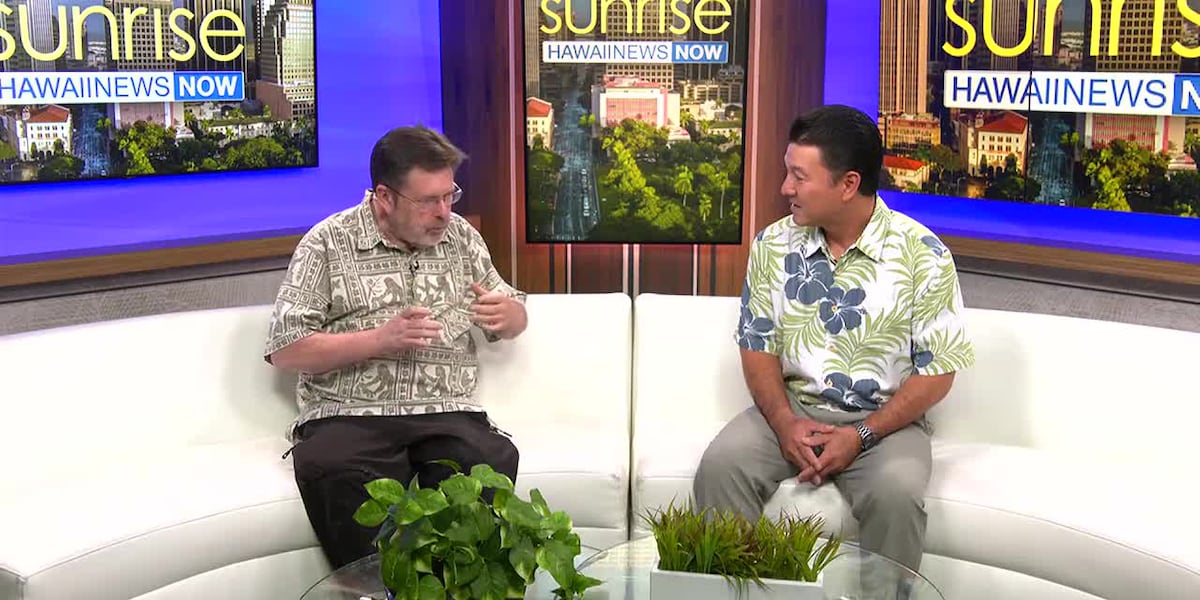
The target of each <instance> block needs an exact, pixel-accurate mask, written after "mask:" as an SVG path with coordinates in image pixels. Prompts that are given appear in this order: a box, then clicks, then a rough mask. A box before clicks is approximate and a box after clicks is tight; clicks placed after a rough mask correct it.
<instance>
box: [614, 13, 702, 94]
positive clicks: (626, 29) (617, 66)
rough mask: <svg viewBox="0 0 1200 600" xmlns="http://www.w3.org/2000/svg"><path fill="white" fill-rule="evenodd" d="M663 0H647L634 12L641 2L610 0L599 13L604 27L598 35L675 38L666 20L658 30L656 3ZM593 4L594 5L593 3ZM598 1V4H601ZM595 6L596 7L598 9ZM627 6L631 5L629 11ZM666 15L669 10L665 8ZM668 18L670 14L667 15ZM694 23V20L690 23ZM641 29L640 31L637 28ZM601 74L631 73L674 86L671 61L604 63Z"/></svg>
mask: <svg viewBox="0 0 1200 600" xmlns="http://www.w3.org/2000/svg"><path fill="white" fill-rule="evenodd" d="M666 1H667V0H649V1H648V2H646V4H645V5H644V7H643V9H642V13H641V14H640V15H639V14H637V7H639V6H643V5H642V3H641V2H638V3H636V5H633V4H631V5H629V6H626V5H625V4H624V3H622V2H614V3H612V4H611V5H609V9H608V14H607V15H604V14H602V15H600V16H599V22H600V23H602V24H606V25H605V29H606V30H605V31H602V33H601V35H603V36H604V39H606V40H610V41H615V40H627V41H628V40H632V41H647V42H648V41H663V40H672V39H676V38H679V37H680V36H677V35H675V34H672V33H671V32H670V30H669V29H666V28H668V27H670V24H669V23H668V24H666V27H664V29H666V31H662V32H660V31H659V19H658V11H659V3H660V2H666ZM593 6H595V5H593ZM602 6H603V4H600V5H599V7H602ZM599 7H597V10H599ZM629 8H633V10H632V11H630V10H629ZM666 14H667V15H671V12H670V11H669V10H668V11H666ZM668 18H670V17H668ZM693 25H694V24H693ZM639 29H641V31H638V30H639ZM604 76H605V78H629V77H635V78H637V79H640V80H641V81H645V82H650V83H653V84H655V85H658V86H660V87H662V88H663V89H666V90H673V89H675V65H673V64H669V63H668V64H629V63H608V64H607V65H606V66H605V68H604Z"/></svg>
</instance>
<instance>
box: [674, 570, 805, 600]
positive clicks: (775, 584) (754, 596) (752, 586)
mask: <svg viewBox="0 0 1200 600" xmlns="http://www.w3.org/2000/svg"><path fill="white" fill-rule="evenodd" d="M823 579H824V578H823V575H822V574H821V573H818V574H817V580H816V581H811V582H809V581H788V580H785V579H763V580H762V582H763V585H764V586H765V587H759V586H758V584H756V583H754V582H753V581H747V582H745V584H743V585H742V587H741V589H740V590H739V589H738V586H737V585H736V584H735V583H733V582H730V581H727V580H726V579H725V578H724V577H722V576H720V575H707V574H702V573H685V572H682V571H663V570H661V569H659V568H658V566H654V567H652V568H651V569H650V598H652V599H653V600H674V599H686V600H777V599H782V598H787V599H788V600H824V599H825V592H824V591H822V581H823Z"/></svg>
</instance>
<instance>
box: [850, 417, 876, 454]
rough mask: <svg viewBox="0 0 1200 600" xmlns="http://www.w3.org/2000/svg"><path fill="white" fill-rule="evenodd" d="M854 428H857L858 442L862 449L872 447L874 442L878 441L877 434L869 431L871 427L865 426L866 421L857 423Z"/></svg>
mask: <svg viewBox="0 0 1200 600" xmlns="http://www.w3.org/2000/svg"><path fill="white" fill-rule="evenodd" d="M854 428H855V429H857V430H858V440H859V444H860V445H861V446H862V449H863V450H864V451H865V450H870V449H871V448H874V447H875V444H878V443H879V436H877V435H875V432H874V431H871V428H870V427H867V424H866V423H859V424H857V425H855V426H854Z"/></svg>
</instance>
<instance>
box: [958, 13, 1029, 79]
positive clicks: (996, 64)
mask: <svg viewBox="0 0 1200 600" xmlns="http://www.w3.org/2000/svg"><path fill="white" fill-rule="evenodd" d="M959 5H960V6H959V8H958V9H957V11H958V14H959V15H961V16H962V17H963V18H964V19H966V20H967V21H968V22H969V23H970V24H971V26H972V27H974V28H975V46H974V48H973V49H972V50H971V53H970V54H968V55H966V56H965V57H963V61H964V62H963V63H962V64H963V67H964V68H966V69H970V70H973V71H1028V70H1030V69H1032V65H1033V56H1034V45H1035V39H1034V31H1035V30H1036V27H1031V26H1030V24H1029V17H1030V15H1029V12H1028V4H1027V0H993V1H992V2H991V3H990V4H989V3H984V2H973V3H968V2H965V1H960V3H959ZM989 5H990V7H991V10H992V16H991V21H992V26H991V28H989V29H988V31H987V32H986V33H985V31H984V29H985V28H984V21H985V19H984V17H985V15H984V13H985V10H986V9H987V8H988V6H989ZM1042 10H1043V11H1044V8H1043V9H1042ZM1037 17H1038V15H1037V13H1035V14H1034V15H1033V18H1034V19H1037ZM985 35H988V36H991V39H992V41H993V42H994V43H995V44H996V45H998V46H1001V47H1004V48H1015V47H1017V46H1018V45H1020V44H1023V43H1024V42H1025V41H1027V40H1028V41H1029V45H1028V46H1027V47H1026V49H1025V51H1024V52H1022V53H1020V54H1019V55H1017V56H998V55H996V54H995V53H993V52H992V51H991V49H989V48H988V46H987V43H986V41H985V37H984V36H985Z"/></svg>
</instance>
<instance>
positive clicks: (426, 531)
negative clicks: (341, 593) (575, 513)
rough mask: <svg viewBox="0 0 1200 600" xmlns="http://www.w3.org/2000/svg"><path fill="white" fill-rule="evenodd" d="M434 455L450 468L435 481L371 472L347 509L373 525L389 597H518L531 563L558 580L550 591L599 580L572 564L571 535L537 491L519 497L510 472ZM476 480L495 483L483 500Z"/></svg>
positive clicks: (574, 541)
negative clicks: (363, 494)
mask: <svg viewBox="0 0 1200 600" xmlns="http://www.w3.org/2000/svg"><path fill="white" fill-rule="evenodd" d="M436 462H438V463H439V464H443V465H446V466H448V467H450V468H451V469H453V470H454V472H455V474H454V475H452V476H450V477H449V478H447V479H445V480H443V481H442V482H441V483H440V484H438V486H437V488H436V489H435V488H421V487H420V486H419V485H417V478H416V477H414V478H413V480H412V482H410V483H409V486H408V488H405V487H404V485H403V484H402V483H400V482H399V481H396V480H394V479H386V478H385V479H377V480H375V481H372V482H370V483H368V484H367V493H368V494H369V495H370V498H369V499H368V500H367V501H366V502H364V503H363V504H362V506H360V507H359V509H358V511H356V512H355V513H354V520H355V521H357V522H358V523H360V524H362V525H365V526H368V527H379V534H378V535H377V536H376V537H375V544H376V547H378V549H379V554H380V560H381V576H382V579H383V583H384V586H386V587H387V589H388V590H389V592H390V593H391V594H394V596H395V597H396V598H401V599H407V600H417V599H420V600H426V599H432V598H454V599H461V598H472V599H483V600H493V599H495V600H501V599H504V598H523V597H524V595H525V589H526V588H527V587H528V586H529V585H530V584H532V583H533V581H534V576H535V575H536V573H537V570H538V568H539V567H540V568H542V569H545V570H546V571H547V572H549V573H550V575H551V576H553V577H554V580H555V582H557V583H558V585H559V587H558V588H557V589H555V590H554V593H555V596H556V597H558V598H575V597H579V596H582V595H583V592H584V590H586V589H587V588H589V587H592V586H594V585H598V584H599V583H600V581H599V580H597V579H593V578H591V577H587V576H585V575H583V574H581V573H579V571H578V570H576V568H575V557H576V556H578V555H579V552H580V549H579V535H578V534H576V533H574V532H573V531H572V530H571V528H572V525H571V518H570V517H568V516H567V514H566V513H565V512H562V511H558V512H551V511H550V508H549V507H548V506H547V504H546V499H545V498H543V497H542V494H541V492H539V491H538V490H536V489H535V490H533V491H532V492H531V493H530V501H525V500H522V499H520V498H518V497H517V496H516V495H515V494H514V493H513V482H512V480H511V479H509V478H508V477H507V476H505V475H504V474H502V473H497V472H496V471H495V470H493V469H492V468H491V467H489V466H487V465H475V467H473V468H472V469H471V473H470V474H469V475H466V474H463V472H462V468H461V467H460V466H459V465H457V464H456V463H454V462H453V461H436ZM484 488H491V489H493V490H494V491H495V496H494V498H493V501H492V502H491V503H490V504H489V503H488V502H486V501H485V500H484V499H483V497H482V493H483V490H484Z"/></svg>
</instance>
